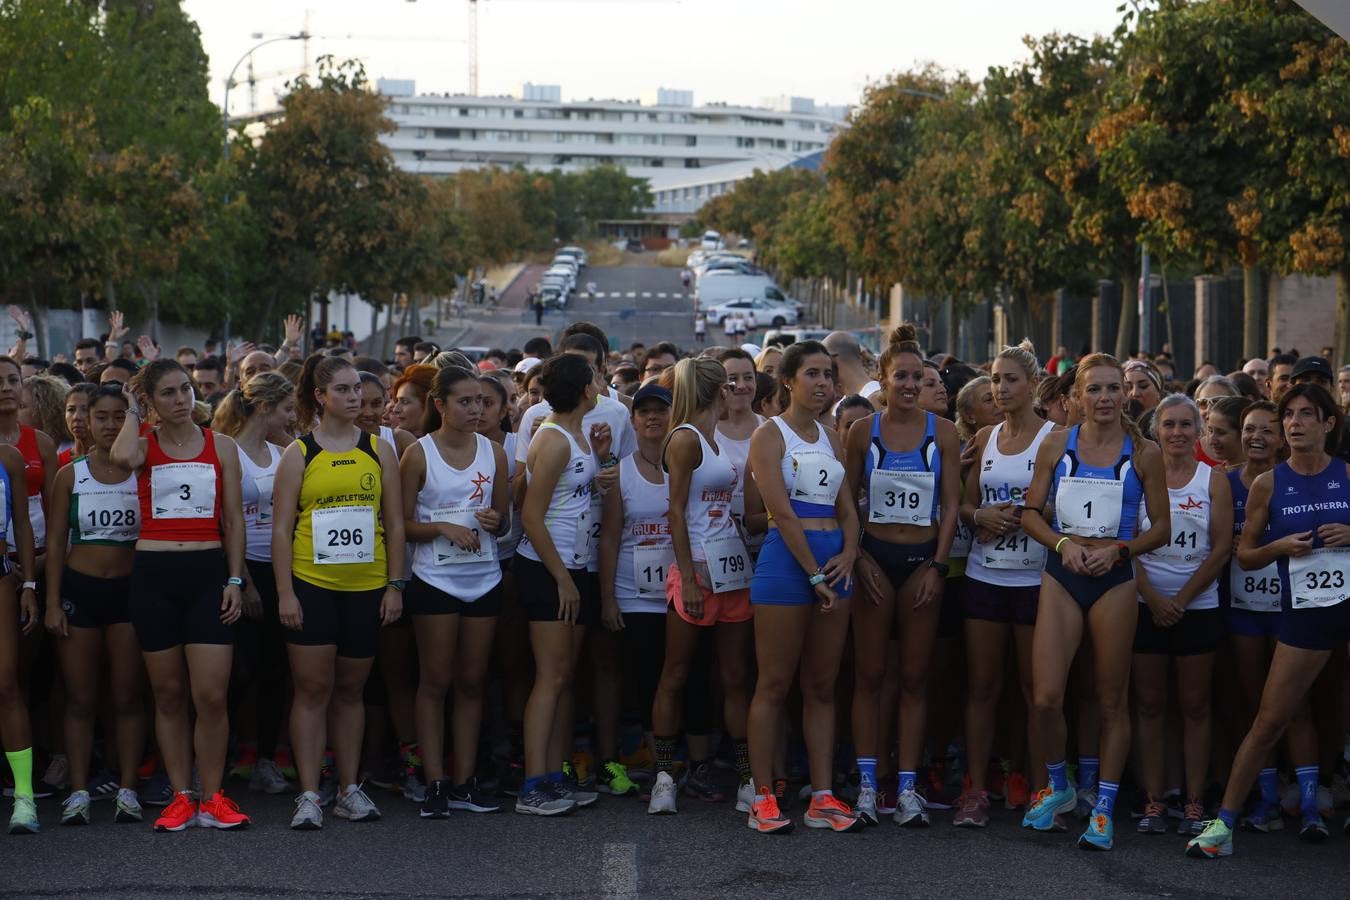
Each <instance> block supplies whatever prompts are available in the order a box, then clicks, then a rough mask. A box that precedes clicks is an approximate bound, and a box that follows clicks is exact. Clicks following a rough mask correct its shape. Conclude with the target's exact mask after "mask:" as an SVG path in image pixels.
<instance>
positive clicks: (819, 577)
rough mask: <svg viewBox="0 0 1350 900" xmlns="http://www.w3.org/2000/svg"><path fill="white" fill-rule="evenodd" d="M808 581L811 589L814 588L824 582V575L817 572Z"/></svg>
mask: <svg viewBox="0 0 1350 900" xmlns="http://www.w3.org/2000/svg"><path fill="white" fill-rule="evenodd" d="M810 581H811V587H815V586H816V585H818V584H823V583H824V582H825V573H824V572H817V573H816V574H814V575H812V576H811V578H810Z"/></svg>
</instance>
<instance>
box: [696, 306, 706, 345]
mask: <svg viewBox="0 0 1350 900" xmlns="http://www.w3.org/2000/svg"><path fill="white" fill-rule="evenodd" d="M707 336H708V317H707V316H705V315H704V314H703V313H699V314H698V315H696V316H694V340H695V341H697V342H698V343H699V344H702V343H703V341H704V339H705V338H706V337H707Z"/></svg>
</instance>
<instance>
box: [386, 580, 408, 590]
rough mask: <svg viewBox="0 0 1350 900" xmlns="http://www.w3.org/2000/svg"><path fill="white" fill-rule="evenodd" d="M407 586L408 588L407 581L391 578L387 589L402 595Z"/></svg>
mask: <svg viewBox="0 0 1350 900" xmlns="http://www.w3.org/2000/svg"><path fill="white" fill-rule="evenodd" d="M407 586H408V580H407V579H406V578H391V579H389V587H391V588H393V589H394V590H396V591H398V592H399V593H400V594H401V593H403V589H404V588H406V587H407Z"/></svg>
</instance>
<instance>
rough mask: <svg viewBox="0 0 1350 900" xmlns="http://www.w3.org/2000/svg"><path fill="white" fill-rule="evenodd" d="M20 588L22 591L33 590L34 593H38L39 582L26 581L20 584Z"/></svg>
mask: <svg viewBox="0 0 1350 900" xmlns="http://www.w3.org/2000/svg"><path fill="white" fill-rule="evenodd" d="M19 590H20V591H32V592H33V593H35V594H36V593H37V582H36V581H25V582H24V583H23V584H22V585H20V586H19Z"/></svg>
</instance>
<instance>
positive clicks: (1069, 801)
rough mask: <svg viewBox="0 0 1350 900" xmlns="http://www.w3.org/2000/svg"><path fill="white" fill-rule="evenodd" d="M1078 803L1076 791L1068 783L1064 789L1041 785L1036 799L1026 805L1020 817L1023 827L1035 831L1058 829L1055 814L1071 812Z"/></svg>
mask: <svg viewBox="0 0 1350 900" xmlns="http://www.w3.org/2000/svg"><path fill="white" fill-rule="evenodd" d="M1077 805H1078V792H1077V791H1076V790H1075V789H1074V786H1073V784H1072V783H1070V784H1069V785H1068V786H1067V787H1066V788H1064V790H1062V791H1056V790H1054V789H1052V788H1051V787H1049V786H1048V785H1047V786H1046V787H1043V788H1041V789H1040V791H1039V792H1038V793H1037V794H1036V799H1035V800H1034V801H1032V803H1031V805H1030V806H1028V807H1027V812H1026V815H1024V816H1023V817H1022V827H1023V828H1034V829H1036V830H1037V831H1059V830H1062V825H1061V827H1060V828H1056V827H1055V826H1056V824H1059V823H1056V821H1055V816H1056V815H1058V814H1061V813H1071V812H1073V810H1074V807H1076V806H1077Z"/></svg>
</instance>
